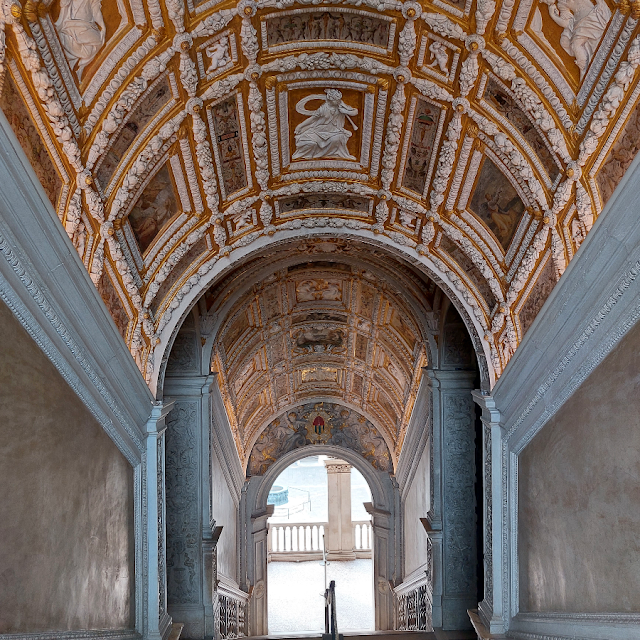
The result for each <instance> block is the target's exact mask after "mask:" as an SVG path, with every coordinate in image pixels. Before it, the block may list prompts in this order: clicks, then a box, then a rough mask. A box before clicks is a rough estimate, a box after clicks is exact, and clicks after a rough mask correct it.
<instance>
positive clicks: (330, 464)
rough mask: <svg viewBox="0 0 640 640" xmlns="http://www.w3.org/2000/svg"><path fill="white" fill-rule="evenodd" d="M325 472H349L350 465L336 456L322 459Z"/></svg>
mask: <svg viewBox="0 0 640 640" xmlns="http://www.w3.org/2000/svg"><path fill="white" fill-rule="evenodd" d="M324 466H325V467H326V468H327V473H351V468H352V467H351V465H350V464H349V463H348V462H345V461H344V460H339V459H338V458H333V459H332V458H329V459H327V460H325V461H324Z"/></svg>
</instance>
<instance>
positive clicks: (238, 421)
mask: <svg viewBox="0 0 640 640" xmlns="http://www.w3.org/2000/svg"><path fill="white" fill-rule="evenodd" d="M324 244H332V243H329V242H325V243H324ZM347 247H348V249H349V250H347V251H344V246H342V247H341V248H342V250H343V253H342V255H345V254H347V255H349V254H351V255H349V257H348V259H347V258H346V257H344V258H343V260H344V261H337V260H336V255H335V254H334V252H331V254H334V255H331V254H330V255H331V258H332V259H331V261H329V260H322V259H318V258H319V257H320V258H321V257H322V255H323V254H322V253H321V252H318V251H317V250H316V252H315V253H314V250H313V246H307V247H305V248H306V249H307V250H308V255H309V256H310V257H311V256H315V257H316V259H315V260H314V261H309V262H302V263H300V262H298V263H294V264H291V266H288V267H281V268H279V269H277V270H275V271H271V272H269V271H267V273H269V275H267V276H265V275H264V272H263V276H262V278H260V279H259V280H258V281H257V282H256V281H255V280H252V282H253V284H252V285H251V286H250V287H249V289H248V291H246V293H244V294H243V295H241V296H240V297H239V299H238V300H236V301H235V302H234V303H233V304H232V306H231V307H230V308H229V309H228V310H227V312H226V314H225V316H224V319H223V320H222V322H221V324H220V327H219V329H218V330H217V331H216V339H215V343H214V346H213V352H212V366H211V368H212V370H213V371H214V372H217V374H218V382H219V385H220V389H221V392H222V397H223V400H224V402H225V406H226V409H227V415H228V416H229V419H230V422H231V427H232V432H233V434H234V436H235V437H236V445H237V448H238V451H239V453H240V456H241V459H243V460H244V459H246V457H247V456H248V455H249V453H250V451H251V447H252V444H253V441H254V440H255V438H256V437H257V434H258V433H260V432H261V429H263V428H264V427H265V424H266V423H267V422H269V421H271V420H273V417H274V416H276V415H279V414H280V413H282V411H284V410H285V409H286V408H287V407H292V406H297V405H299V404H300V403H304V401H305V399H308V401H311V400H312V399H313V400H314V401H317V399H318V398H327V399H330V400H338V401H340V402H341V403H344V405H346V406H351V407H355V408H358V409H359V410H360V411H362V412H363V414H364V415H366V416H368V417H369V418H370V419H371V420H373V422H374V423H375V424H376V426H377V427H378V429H380V431H381V437H383V438H384V441H386V442H387V443H388V446H389V448H390V450H391V451H392V453H393V455H395V454H396V450H399V448H400V447H401V444H402V440H403V438H404V432H405V429H406V426H407V423H408V420H409V417H410V416H411V411H412V409H413V405H414V402H415V398H416V395H417V391H418V386H419V383H420V380H421V377H422V367H423V366H425V365H426V363H427V350H428V347H427V344H426V342H427V340H428V336H426V335H425V334H424V333H423V331H421V329H420V327H419V325H423V326H429V324H430V323H431V324H433V323H432V322H431V320H430V319H429V318H424V317H422V318H418V317H417V316H416V315H415V312H414V309H413V307H412V306H411V305H410V303H409V300H410V299H411V298H412V299H414V300H415V299H416V298H417V297H418V296H421V297H422V303H421V306H422V308H423V309H430V303H429V300H430V299H432V298H433V295H434V294H435V290H436V289H437V287H436V286H435V285H434V284H433V283H428V282H427V283H425V282H423V281H421V280H418V279H415V276H412V275H411V274H409V276H407V277H406V279H407V280H409V279H410V277H413V278H414V283H413V288H412V290H410V289H409V288H408V285H405V286H404V287H403V290H402V291H401V290H400V289H399V287H398V286H397V285H396V284H395V283H394V278H397V279H398V280H399V279H400V278H401V277H402V274H399V273H393V272H389V273H388V274H387V273H384V272H381V271H379V270H377V269H376V270H371V268H369V267H368V265H367V264H366V263H365V262H363V261H362V260H360V259H357V260H356V259H355V255H353V254H354V253H356V252H355V250H354V249H353V248H351V247H349V246H348V245H347ZM324 249H326V247H324ZM321 250H322V248H321ZM291 253H292V255H295V254H294V253H293V252H291ZM299 256H300V254H299V253H298V260H299V259H300V257H299ZM327 257H329V256H327ZM234 282H235V281H234ZM229 285H231V286H229ZM222 286H224V287H225V289H227V288H228V289H230V290H233V284H232V282H231V281H230V282H228V283H226V285H221V286H220V288H222ZM226 295H227V296H228V295H229V293H227V294H226ZM206 297H208V298H209V299H210V300H211V301H213V300H215V304H216V305H217V306H216V307H215V309H219V308H225V307H224V306H222V307H221V306H220V305H221V303H223V302H224V298H225V297H226V296H225V295H224V294H223V295H220V293H219V290H213V291H211V292H210V293H209V294H208V296H206ZM215 313H216V312H215V310H214V308H211V309H210V310H209V317H213V316H215ZM212 314H213V316H212ZM205 317H206V316H205ZM345 410H346V409H345ZM283 420H284V419H283ZM282 424H283V425H285V424H286V420H285V421H284V422H282ZM287 428H288V427H287ZM278 433H279V432H278ZM289 435H292V434H289ZM345 437H346V436H345ZM283 446H284V445H283ZM287 446H288V445H287ZM287 450H288V449H287ZM380 464H382V463H380Z"/></svg>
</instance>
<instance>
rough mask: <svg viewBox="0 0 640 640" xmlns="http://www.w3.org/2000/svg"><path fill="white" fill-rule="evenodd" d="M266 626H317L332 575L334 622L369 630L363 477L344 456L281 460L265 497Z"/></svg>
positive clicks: (368, 535) (276, 629) (367, 496)
mask: <svg viewBox="0 0 640 640" xmlns="http://www.w3.org/2000/svg"><path fill="white" fill-rule="evenodd" d="M268 502H269V504H272V505H273V506H274V512H273V515H272V516H271V517H269V518H268V535H267V562H268V564H267V583H268V589H267V607H268V623H269V633H270V634H272V635H273V634H278V633H293V632H296V633H297V632H316V633H319V632H320V631H322V630H323V628H324V599H323V597H322V594H323V592H324V590H325V589H326V588H327V586H328V584H329V582H330V581H331V580H334V581H335V584H336V594H337V602H338V628H339V629H340V631H341V632H344V631H350V632H363V631H372V630H373V629H374V626H375V616H374V606H373V587H374V584H373V558H372V556H373V549H372V547H373V535H372V533H373V532H372V527H371V515H370V514H369V513H367V511H366V509H365V506H364V505H365V503H370V502H371V491H370V489H369V487H368V485H367V482H366V480H365V478H364V476H363V475H362V474H361V473H360V472H359V471H358V470H357V469H356V468H355V467H352V466H351V465H350V464H348V463H347V462H346V461H344V460H339V459H337V458H329V457H327V456H323V455H320V456H309V457H306V458H302V459H300V460H298V461H297V462H294V463H293V464H292V465H290V466H289V467H287V469H285V470H284V471H283V472H282V473H281V474H280V475H279V476H278V478H277V479H276V483H275V484H274V485H272V487H271V490H270V492H269V498H268Z"/></svg>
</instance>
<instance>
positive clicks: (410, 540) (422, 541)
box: [404, 447, 430, 578]
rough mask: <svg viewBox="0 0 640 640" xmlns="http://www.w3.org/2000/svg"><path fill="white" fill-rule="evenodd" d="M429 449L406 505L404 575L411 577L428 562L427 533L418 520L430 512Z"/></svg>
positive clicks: (411, 487)
mask: <svg viewBox="0 0 640 640" xmlns="http://www.w3.org/2000/svg"><path fill="white" fill-rule="evenodd" d="M429 482H430V480H429V448H428V447H425V448H424V451H423V452H422V456H421V457H420V462H419V464H418V468H417V469H416V473H415V475H414V477H413V480H412V482H411V484H410V486H409V489H408V491H407V497H406V498H405V503H404V514H405V528H404V549H405V553H404V575H405V578H406V576H408V575H410V574H411V573H413V572H414V571H416V570H417V569H419V568H421V567H423V566H424V564H425V563H426V561H427V533H426V531H425V530H424V527H423V526H422V524H421V523H420V521H419V519H418V518H425V517H426V515H427V512H428V511H429V507H430V505H429V501H430V495H429Z"/></svg>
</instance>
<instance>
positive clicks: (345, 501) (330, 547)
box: [324, 458, 356, 560]
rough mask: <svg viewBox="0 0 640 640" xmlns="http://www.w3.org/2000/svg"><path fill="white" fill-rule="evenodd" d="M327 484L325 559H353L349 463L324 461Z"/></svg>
mask: <svg viewBox="0 0 640 640" xmlns="http://www.w3.org/2000/svg"><path fill="white" fill-rule="evenodd" d="M324 465H325V467H326V468H327V482H328V485H329V524H328V527H327V529H328V531H326V532H325V535H326V543H327V560H355V559H356V553H355V550H354V539H353V524H352V523H351V465H350V464H348V463H347V462H345V461H344V460H337V459H335V458H330V459H328V460H325V461H324Z"/></svg>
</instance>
